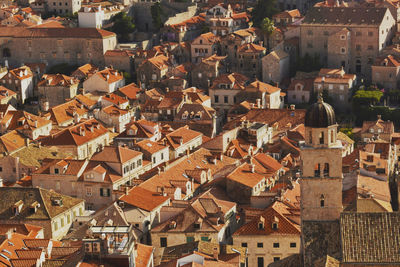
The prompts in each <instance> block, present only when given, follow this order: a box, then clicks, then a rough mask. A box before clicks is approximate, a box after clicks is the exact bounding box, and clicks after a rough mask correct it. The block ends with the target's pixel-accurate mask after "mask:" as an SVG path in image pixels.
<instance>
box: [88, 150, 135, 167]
mask: <svg viewBox="0 0 400 267" xmlns="http://www.w3.org/2000/svg"><path fill="white" fill-rule="evenodd" d="M140 155H142V152H139V151H136V150H133V149H130V148H127V147H122V146H105V147H104V148H103V150H102V151H100V152H97V153H95V154H94V155H93V156H92V158H91V159H90V160H91V161H99V162H111V163H121V164H123V163H125V162H127V161H129V160H131V159H133V158H136V157H138V156H140Z"/></svg>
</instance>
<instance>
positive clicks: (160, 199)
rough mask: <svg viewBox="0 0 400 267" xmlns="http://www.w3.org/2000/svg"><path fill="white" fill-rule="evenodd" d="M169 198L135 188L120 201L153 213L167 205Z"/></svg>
mask: <svg viewBox="0 0 400 267" xmlns="http://www.w3.org/2000/svg"><path fill="white" fill-rule="evenodd" d="M168 199H169V197H166V196H162V195H161V194H159V193H155V192H151V191H149V190H147V189H144V188H142V187H138V186H136V187H134V188H132V189H131V190H129V192H128V194H127V195H124V196H122V197H121V198H120V200H122V201H124V202H126V203H128V204H130V205H132V206H134V207H138V208H140V209H143V210H146V211H153V210H154V209H155V208H157V207H159V206H160V205H162V204H163V203H165V202H166V201H167V200H168Z"/></svg>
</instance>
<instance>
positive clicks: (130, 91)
mask: <svg viewBox="0 0 400 267" xmlns="http://www.w3.org/2000/svg"><path fill="white" fill-rule="evenodd" d="M140 91H141V89H140V88H139V87H138V86H137V85H136V84H135V83H130V84H128V85H125V86H124V87H121V88H119V89H118V92H121V93H122V94H123V95H124V96H126V97H127V98H128V99H132V100H136V99H137V94H138V93H139V92H140Z"/></svg>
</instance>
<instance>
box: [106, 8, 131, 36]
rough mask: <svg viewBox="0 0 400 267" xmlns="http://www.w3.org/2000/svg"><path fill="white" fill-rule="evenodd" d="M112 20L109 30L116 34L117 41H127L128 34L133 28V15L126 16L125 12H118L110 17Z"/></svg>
mask: <svg viewBox="0 0 400 267" xmlns="http://www.w3.org/2000/svg"><path fill="white" fill-rule="evenodd" d="M112 22H113V25H112V26H111V31H112V32H115V33H116V34H117V36H118V41H120V42H128V41H129V34H131V33H132V32H133V31H134V30H135V24H134V23H133V17H131V16H128V15H127V14H126V13H125V12H119V13H118V14H117V15H115V16H114V17H113V18H112Z"/></svg>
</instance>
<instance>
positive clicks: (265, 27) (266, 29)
mask: <svg viewBox="0 0 400 267" xmlns="http://www.w3.org/2000/svg"><path fill="white" fill-rule="evenodd" d="M274 28H275V27H274V22H273V21H272V20H271V19H269V18H264V19H263V20H262V22H261V31H262V33H263V34H264V44H266V45H267V49H268V51H269V37H270V36H271V34H272V33H273V31H274Z"/></svg>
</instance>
